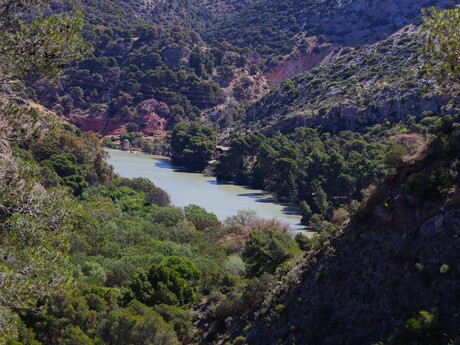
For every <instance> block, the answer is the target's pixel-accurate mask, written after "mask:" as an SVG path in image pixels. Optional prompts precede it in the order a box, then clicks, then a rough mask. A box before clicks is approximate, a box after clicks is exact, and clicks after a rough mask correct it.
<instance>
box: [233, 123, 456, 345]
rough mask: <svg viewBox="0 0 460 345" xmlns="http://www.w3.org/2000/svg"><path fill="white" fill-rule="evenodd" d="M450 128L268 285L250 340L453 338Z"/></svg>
mask: <svg viewBox="0 0 460 345" xmlns="http://www.w3.org/2000/svg"><path fill="white" fill-rule="evenodd" d="M449 128H450V127H449V126H445V130H444V132H440V134H439V135H438V138H437V139H436V140H435V141H434V143H433V144H432V145H431V147H430V149H428V150H427V152H426V153H425V155H424V156H423V157H422V158H421V159H419V160H415V161H412V162H408V163H407V164H405V165H403V167H402V169H401V170H399V173H398V174H396V175H394V176H392V177H391V176H390V177H389V178H387V180H386V182H384V183H383V184H382V185H381V186H380V187H379V188H378V189H377V192H376V193H375V194H374V195H373V196H372V197H371V199H370V200H369V202H367V204H366V205H365V206H363V207H362V208H361V209H360V210H359V211H358V213H357V214H356V215H355V216H354V217H352V219H351V222H350V223H349V224H348V225H347V226H345V227H344V229H343V233H341V234H340V235H339V236H338V237H337V238H335V239H334V240H332V241H330V242H329V241H326V242H324V246H323V247H322V249H318V248H316V249H312V250H311V251H310V253H309V254H307V256H306V257H305V260H304V262H303V263H302V264H300V265H299V266H298V267H296V268H295V269H294V270H292V271H291V273H290V274H288V275H287V276H285V277H284V278H283V279H282V280H281V281H279V282H278V283H277V284H275V286H272V287H271V288H270V289H269V291H273V292H272V293H269V298H266V300H265V302H264V303H262V304H260V305H259V306H258V312H257V313H256V315H258V316H256V319H255V320H253V322H252V323H251V325H246V327H245V331H244V332H243V333H244V335H245V337H246V339H245V340H247V343H248V344H264V345H268V344H294V343H295V344H447V343H449V344H454V343H455V344H457V343H458V341H459V339H460V329H459V328H458V325H459V324H460V319H459V314H458V310H459V308H460V305H459V301H460V271H459V267H460V266H459V265H460V243H459V241H458V237H459V235H460V231H459V229H460V190H459V189H458V183H459V175H458V173H457V172H458V158H459V155H458V152H459V151H458V149H459V145H460V133H459V132H458V131H457V132H456V133H454V134H453V135H450V136H449V135H447V134H446V133H448V132H449V131H450V129H449ZM237 339H239V340H240V341H241V336H240V337H239V338H237ZM243 339H244V338H243Z"/></svg>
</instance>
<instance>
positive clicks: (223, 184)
mask: <svg viewBox="0 0 460 345" xmlns="http://www.w3.org/2000/svg"><path fill="white" fill-rule="evenodd" d="M207 182H208V183H209V184H211V185H213V186H237V184H235V183H233V182H224V181H217V180H208V181H207Z"/></svg>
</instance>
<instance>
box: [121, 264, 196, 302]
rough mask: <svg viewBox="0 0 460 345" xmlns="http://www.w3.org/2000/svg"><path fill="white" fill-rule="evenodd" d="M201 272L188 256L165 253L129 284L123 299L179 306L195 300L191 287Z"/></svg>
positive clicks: (193, 289)
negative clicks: (165, 254) (163, 258)
mask: <svg viewBox="0 0 460 345" xmlns="http://www.w3.org/2000/svg"><path fill="white" fill-rule="evenodd" d="M200 277H201V272H200V271H199V270H198V269H197V268H196V267H195V265H194V264H193V263H192V262H191V261H190V260H188V259H185V258H180V257H169V258H167V259H165V260H163V261H162V262H161V263H160V264H158V265H156V264H154V265H152V266H151V267H150V269H149V270H148V272H145V271H141V272H139V273H138V274H137V276H136V277H135V278H134V280H133V281H132V282H131V284H130V285H129V288H130V291H129V292H128V293H127V294H126V296H125V300H127V301H131V300H133V299H137V300H139V301H141V302H142V303H145V304H146V305H148V306H153V305H157V304H167V305H177V306H183V305H186V304H189V303H193V302H195V301H196V292H195V290H196V289H195V287H196V285H197V282H198V280H199V279H200Z"/></svg>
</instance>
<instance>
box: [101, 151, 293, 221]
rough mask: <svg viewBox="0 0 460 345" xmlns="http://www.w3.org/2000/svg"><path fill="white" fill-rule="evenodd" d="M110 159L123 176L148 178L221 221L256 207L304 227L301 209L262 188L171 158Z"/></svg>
mask: <svg viewBox="0 0 460 345" xmlns="http://www.w3.org/2000/svg"><path fill="white" fill-rule="evenodd" d="M108 152H109V154H110V158H109V159H108V162H109V163H110V164H111V165H113V167H114V169H115V172H116V173H118V174H119V175H121V176H123V177H129V178H134V177H146V178H148V179H150V180H151V181H152V182H153V183H154V184H155V185H156V186H158V187H160V188H162V189H164V190H165V191H166V192H168V194H169V195H170V196H171V199H172V203H173V204H174V205H176V206H186V205H190V204H196V205H199V206H202V207H204V208H205V209H206V210H207V211H209V212H213V213H215V214H216V215H217V217H218V218H219V219H220V220H224V219H225V217H227V216H230V215H233V214H236V212H237V211H238V210H242V209H252V210H254V211H256V212H257V214H258V215H259V216H260V217H263V218H278V219H280V220H282V221H283V222H287V223H289V225H290V226H291V228H292V229H293V230H301V229H302V226H301V225H300V218H301V217H300V216H299V215H298V214H297V208H295V207H293V206H289V205H281V204H279V203H276V202H275V201H274V200H273V197H272V195H270V194H268V193H265V192H264V191H261V190H256V189H250V188H246V187H241V186H237V185H234V184H227V183H219V182H217V181H216V179H215V178H214V177H206V176H203V175H202V174H196V173H189V172H184V171H181V170H180V169H179V168H177V167H174V166H173V165H171V162H170V160H169V159H168V158H164V157H158V156H149V155H143V154H132V153H129V152H123V151H119V150H108Z"/></svg>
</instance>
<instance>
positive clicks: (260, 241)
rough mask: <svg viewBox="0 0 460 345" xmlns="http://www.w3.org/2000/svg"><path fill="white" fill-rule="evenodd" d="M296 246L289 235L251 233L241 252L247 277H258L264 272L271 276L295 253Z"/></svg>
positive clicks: (270, 232)
mask: <svg viewBox="0 0 460 345" xmlns="http://www.w3.org/2000/svg"><path fill="white" fill-rule="evenodd" d="M296 249H297V244H296V243H295V242H294V240H293V239H292V236H290V235H289V234H283V233H279V232H276V231H272V230H269V231H266V232H260V231H253V232H251V234H250V235H249V240H248V241H247V243H246V246H245V249H244V251H243V255H242V257H243V260H244V261H245V262H246V264H247V271H246V274H247V276H248V277H250V278H251V277H260V276H261V275H262V274H263V273H264V272H265V273H269V274H273V273H275V271H276V269H277V268H278V267H279V266H280V265H281V264H282V263H284V262H285V261H286V260H288V259H290V258H292V257H293V256H294V254H295V253H296Z"/></svg>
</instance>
